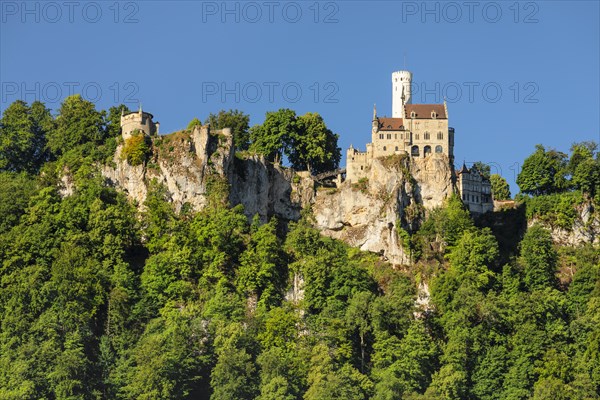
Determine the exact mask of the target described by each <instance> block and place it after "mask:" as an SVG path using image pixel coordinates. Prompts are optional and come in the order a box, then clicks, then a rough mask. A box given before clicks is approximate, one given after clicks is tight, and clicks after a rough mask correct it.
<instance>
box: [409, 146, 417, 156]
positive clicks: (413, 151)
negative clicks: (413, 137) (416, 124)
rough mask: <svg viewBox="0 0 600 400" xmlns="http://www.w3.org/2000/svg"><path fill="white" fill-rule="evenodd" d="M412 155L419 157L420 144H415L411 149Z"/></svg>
mask: <svg viewBox="0 0 600 400" xmlns="http://www.w3.org/2000/svg"><path fill="white" fill-rule="evenodd" d="M410 155H411V156H413V157H419V146H413V147H412V148H411V149H410Z"/></svg>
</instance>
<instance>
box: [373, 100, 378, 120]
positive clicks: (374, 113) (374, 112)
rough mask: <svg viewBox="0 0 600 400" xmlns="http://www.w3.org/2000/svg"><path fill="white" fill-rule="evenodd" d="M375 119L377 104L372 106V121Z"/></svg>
mask: <svg viewBox="0 0 600 400" xmlns="http://www.w3.org/2000/svg"><path fill="white" fill-rule="evenodd" d="M376 119H377V104H373V121H375V120H376Z"/></svg>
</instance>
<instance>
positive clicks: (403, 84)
mask: <svg viewBox="0 0 600 400" xmlns="http://www.w3.org/2000/svg"><path fill="white" fill-rule="evenodd" d="M411 82H412V73H410V72H409V71H396V72H392V118H405V115H404V106H405V105H406V104H410V103H411V87H410V85H411Z"/></svg>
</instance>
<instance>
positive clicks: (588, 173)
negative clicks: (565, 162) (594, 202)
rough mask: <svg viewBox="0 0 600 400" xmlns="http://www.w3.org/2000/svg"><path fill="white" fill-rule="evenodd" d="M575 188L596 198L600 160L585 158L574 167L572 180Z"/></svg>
mask: <svg viewBox="0 0 600 400" xmlns="http://www.w3.org/2000/svg"><path fill="white" fill-rule="evenodd" d="M572 182H573V185H574V186H575V188H577V189H579V190H581V191H582V192H583V193H587V194H589V195H590V196H591V197H596V196H597V195H598V194H600V160H598V159H593V158H587V159H585V160H582V161H581V162H580V163H579V164H578V165H577V167H576V169H575V172H574V174H573V178H572Z"/></svg>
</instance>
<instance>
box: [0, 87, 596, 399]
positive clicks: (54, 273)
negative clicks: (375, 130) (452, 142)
mask: <svg viewBox="0 0 600 400" xmlns="http://www.w3.org/2000/svg"><path fill="white" fill-rule="evenodd" d="M120 115H121V108H120V107H114V108H111V109H110V110H108V111H107V112H105V111H98V110H96V109H95V106H94V105H93V104H92V103H89V102H86V101H84V100H82V99H81V98H80V97H77V96H73V97H69V98H67V99H66V100H65V101H64V102H63V104H62V106H61V108H60V109H59V110H57V115H56V116H53V115H52V114H51V113H50V111H49V110H47V109H46V108H45V106H44V105H43V104H41V103H38V102H36V103H33V104H31V105H28V104H26V103H23V102H15V103H13V104H12V105H11V106H10V107H9V108H8V109H7V110H5V112H4V114H3V115H2V118H1V119H0V399H184V398H185V399H212V400H232V399H261V400H294V399H305V400H327V399H332V400H333V399H335V400H341V399H344V400H345V399H378V400H384V399H385V400H392V399H486V400H487V399H490V400H491V399H514V400H517V399H530V398H532V399H536V400H538V399H539V400H541V399H578V400H579V399H580V400H584V399H597V398H600V248H599V247H598V245H597V244H596V245H594V244H593V243H580V244H579V245H577V246H568V247H567V246H559V245H556V244H555V243H554V242H553V237H552V235H551V230H552V229H553V228H555V227H558V228H561V229H564V230H569V229H570V228H571V227H572V225H573V223H574V221H575V220H577V218H578V212H579V210H580V208H581V207H583V206H586V207H588V209H591V210H592V213H594V211H593V210H594V209H595V208H596V207H597V206H598V204H599V203H600V201H599V197H600V160H599V155H598V152H597V148H596V147H597V146H596V144H594V143H580V144H575V145H574V146H573V148H572V149H571V153H570V154H569V155H567V154H564V153H561V152H559V151H556V150H550V149H548V150H547V149H545V148H544V147H542V146H538V147H537V148H536V149H535V151H534V153H533V154H532V155H531V156H530V157H529V158H527V159H526V160H525V161H524V163H523V168H522V172H521V174H520V175H519V178H518V180H517V183H518V185H519V187H520V190H521V193H520V194H518V195H517V196H516V200H517V205H516V206H515V207H514V208H509V209H506V210H504V211H500V212H497V213H494V214H493V215H488V216H483V217H482V218H478V219H475V220H474V219H473V218H472V217H471V216H470V215H469V213H468V212H467V211H466V210H465V208H464V207H463V205H462V203H461V201H460V199H459V198H458V197H457V196H454V197H451V198H449V199H448V200H447V202H446V204H445V206H444V207H441V208H439V209H435V210H431V211H430V212H428V216H427V218H426V219H425V220H424V221H422V224H421V226H420V229H419V230H418V231H416V232H414V233H412V234H409V233H408V232H405V235H402V237H401V238H399V240H401V241H403V243H404V247H405V248H406V249H407V251H409V252H410V254H411V260H412V262H411V265H407V266H400V265H395V266H393V265H390V264H388V263H386V262H385V261H384V260H382V259H381V257H380V256H379V255H377V254H371V253H365V252H360V251H358V250H357V249H354V248H351V247H349V246H347V245H346V244H344V243H342V242H340V241H336V240H333V239H329V238H326V237H323V236H321V235H320V233H319V231H318V230H316V229H314V228H313V227H312V226H313V225H312V218H311V211H310V209H306V210H305V211H304V212H303V216H302V218H301V219H300V220H299V221H284V220H277V219H275V218H273V219H271V220H270V221H269V222H268V223H266V224H260V222H259V220H258V218H255V219H254V220H252V221H248V219H247V217H246V216H245V215H244V213H243V210H242V209H241V208H240V207H239V206H236V207H231V206H230V205H229V204H228V201H227V198H228V197H227V191H228V187H227V184H226V183H224V182H222V181H220V180H218V179H215V180H214V182H213V184H212V185H211V186H210V191H209V200H208V205H207V207H206V208H204V209H203V210H201V211H198V212H192V211H190V210H189V209H186V208H183V209H182V210H181V211H180V212H175V210H174V208H173V206H172V204H171V203H170V202H169V201H168V200H169V195H168V193H167V192H166V190H165V188H164V187H163V186H161V185H160V184H158V183H154V184H152V185H151V186H152V190H151V192H150V193H149V195H148V196H147V199H146V201H145V204H143V205H138V204H132V203H131V202H129V201H128V200H127V197H126V195H125V194H124V193H122V192H119V191H118V190H117V189H115V188H113V187H111V186H110V185H108V184H107V182H105V180H104V179H103V178H102V175H101V174H100V172H99V167H100V165H102V164H103V163H110V162H111V159H112V155H113V154H114V152H115V149H116V148H117V146H118V145H120V142H119V141H120V132H119V118H120ZM274 115H277V117H275V116H274ZM283 115H287V114H286V113H280V114H276V113H274V114H272V115H271V117H270V119H269V118H267V120H268V121H267V122H268V123H267V122H266V123H265V124H264V125H262V126H255V127H253V128H248V122H247V120H246V122H245V124H244V121H243V120H244V118H245V117H244V116H243V115H242V114H240V113H237V112H232V113H229V114H227V113H225V114H219V115H211V116H210V117H209V118H212V119H213V121H214V122H213V123H214V124H215V125H218V120H219V118H221V119H222V120H223V121H227V122H224V123H231V124H235V123H236V121H237V122H240V118H241V120H242V121H241V123H240V124H239V125H238V127H239V130H240V132H238V133H239V135H240V137H242V138H243V140H242V139H239V140H238V141H237V146H238V149H239V150H240V157H243V155H244V153H245V152H249V151H254V152H261V151H263V152H264V153H265V154H267V155H269V157H271V158H272V159H278V158H280V157H281V156H282V154H285V152H286V151H287V152H289V154H291V155H292V156H291V157H290V158H291V159H292V161H294V160H296V162H298V163H300V164H302V165H304V166H305V167H307V168H309V167H310V168H313V169H315V170H316V171H319V170H320V169H323V168H325V167H330V165H325V164H326V163H325V162H324V161H323V160H321V161H318V160H317V161H318V162H317V161H315V160H314V159H313V158H306V153H302V152H298V150H297V149H294V148H293V143H298V142H299V139H298V138H297V137H296V139H295V142H294V141H293V140H291V139H289V137H288V139H287V140H288V142H289V143H292V144H289V145H288V144H286V142H285V140H282V141H281V142H280V144H279V145H275V147H273V146H272V143H273V142H272V141H271V140H270V139H273V138H272V137H271V136H270V134H269V132H275V131H276V133H277V135H282V132H283V133H285V131H282V128H281V126H282V125H284V126H285V125H286V124H288V123H287V122H286V123H285V124H282V123H280V121H279V120H278V118H279V119H280V118H282V116H283ZM307 115H308V116H304V122H303V123H304V124H305V125H309V123H310V121H314V120H315V119H317V117H315V114H310V115H309V114H307ZM227 118H232V119H230V120H227ZM290 118H291V117H290ZM294 118H295V116H294ZM298 118H299V119H302V118H301V117H298ZM319 118H320V117H319ZM292 120H293V118H292ZM232 121H233V122H232ZM278 121H279V122H278ZM317 122H318V123H315V125H320V124H321V123H322V121H317ZM197 123H199V120H198V121H197ZM269 124H272V125H277V124H279V125H277V126H278V128H277V129H270V128H268V127H269V126H271V125H269ZM288 125H289V124H288ZM298 125H301V123H300V122H298ZM323 126H324V124H323ZM322 131H324V130H323V129H322ZM329 134H331V132H329ZM283 136H285V135H283ZM292 137H293V135H292ZM332 137H333V136H331V135H329V139H331V138H332ZM279 138H281V136H279ZM284 139H285V138H284ZM329 139H328V140H326V142H327V146H330V144H331V141H330V140H329ZM335 139H337V138H335ZM261 143H269V144H270V146H266V147H265V146H262V147H261V145H260V144H261ZM278 146H279V147H278ZM285 146H287V147H285ZM309 147H310V146H309ZM330 147H331V146H330ZM330 150H331V149H330ZM338 150H339V149H338ZM145 151H147V150H145ZM331 152H333V153H335V150H331ZM311 157H312V156H311ZM338 161H339V156H338ZM142 162H143V161H142ZM324 165H325V166H324ZM481 168H482V169H483V167H481ZM65 171H68V172H69V176H70V177H71V178H70V179H72V180H73V182H72V184H73V190H72V193H70V194H69V195H67V196H65V195H64V193H62V192H61V191H60V190H59V187H60V185H61V183H62V179H63V176H64V174H65ZM493 182H494V188H495V191H497V192H498V193H500V192H501V193H502V194H501V195H500V194H499V196H500V197H503V198H509V197H510V193H509V192H508V188H507V185H506V182H504V181H503V180H502V179H501V178H500V177H494V179H493ZM594 215H595V214H594ZM593 220H594V218H593V217H591V219H589V221H593ZM534 222H535V223H534ZM590 223H591V222H590Z"/></svg>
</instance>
